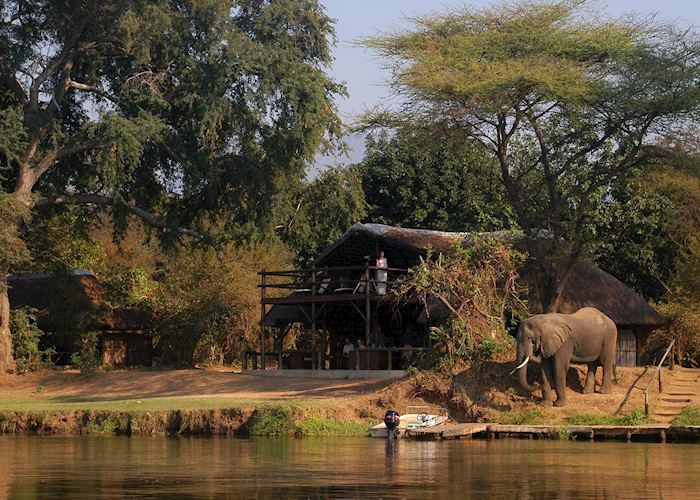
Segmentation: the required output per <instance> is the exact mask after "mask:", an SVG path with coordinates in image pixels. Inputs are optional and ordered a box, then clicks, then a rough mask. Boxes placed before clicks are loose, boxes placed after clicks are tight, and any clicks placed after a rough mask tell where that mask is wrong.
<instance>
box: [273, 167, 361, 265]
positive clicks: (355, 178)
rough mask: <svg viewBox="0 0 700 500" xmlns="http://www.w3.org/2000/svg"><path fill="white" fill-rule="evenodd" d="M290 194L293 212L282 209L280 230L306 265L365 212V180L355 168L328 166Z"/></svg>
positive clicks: (290, 204)
mask: <svg viewBox="0 0 700 500" xmlns="http://www.w3.org/2000/svg"><path fill="white" fill-rule="evenodd" d="M287 195H288V196H290V195H291V197H292V200H293V202H292V203H286V205H287V206H288V207H289V208H290V209H291V213H289V214H288V215H286V214H284V213H282V214H283V215H286V217H283V219H282V220H283V224H282V225H281V227H280V234H281V236H282V239H283V240H284V242H285V243H286V244H287V245H289V247H290V249H292V250H293V251H294V252H295V253H296V254H297V262H299V263H301V264H303V265H306V264H308V262H310V261H311V260H313V258H314V257H316V255H318V254H319V253H320V252H321V250H323V249H324V248H326V247H327V246H328V245H330V244H331V243H333V242H334V241H335V240H337V239H338V238H339V237H340V235H341V234H343V232H345V231H346V230H347V228H349V227H350V226H352V225H353V224H354V223H355V222H358V221H360V220H361V219H363V218H364V217H365V215H366V202H365V195H364V192H363V190H362V180H361V178H360V175H359V172H358V171H357V169H356V168H344V167H336V168H331V169H328V170H325V171H323V172H322V173H321V174H320V175H319V176H318V177H317V178H316V179H314V180H313V181H311V182H308V183H304V184H302V185H301V186H300V188H299V189H298V190H295V191H291V192H290V193H288V194H287ZM288 210H289V209H288Z"/></svg>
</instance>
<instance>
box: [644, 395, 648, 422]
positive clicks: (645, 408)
mask: <svg viewBox="0 0 700 500" xmlns="http://www.w3.org/2000/svg"><path fill="white" fill-rule="evenodd" d="M644 414H645V415H646V416H647V417H648V416H649V394H648V393H647V391H644Z"/></svg>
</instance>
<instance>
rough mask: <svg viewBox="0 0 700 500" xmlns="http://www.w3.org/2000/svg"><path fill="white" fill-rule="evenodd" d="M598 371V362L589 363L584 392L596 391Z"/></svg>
mask: <svg viewBox="0 0 700 500" xmlns="http://www.w3.org/2000/svg"><path fill="white" fill-rule="evenodd" d="M597 371H598V363H597V362H595V363H588V372H587V373H586V383H585V385H584V386H583V393H584V394H592V393H593V392H595V374H596V372H597Z"/></svg>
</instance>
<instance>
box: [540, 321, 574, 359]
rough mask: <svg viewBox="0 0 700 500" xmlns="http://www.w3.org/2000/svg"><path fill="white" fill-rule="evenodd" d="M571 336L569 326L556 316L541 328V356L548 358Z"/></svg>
mask: <svg viewBox="0 0 700 500" xmlns="http://www.w3.org/2000/svg"><path fill="white" fill-rule="evenodd" d="M570 338H571V328H569V325H567V324H566V322H565V321H564V320H563V319H561V318H556V319H555V320H554V321H551V322H549V323H548V324H546V325H544V327H543V328H542V338H541V340H540V342H541V347H540V349H541V351H542V356H543V357H545V358H548V357H550V356H552V355H554V353H555V352H557V351H558V350H559V348H560V347H561V346H562V344H563V343H564V342H566V341H567V340H569V339H570Z"/></svg>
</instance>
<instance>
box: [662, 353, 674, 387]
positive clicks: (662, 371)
mask: <svg viewBox="0 0 700 500" xmlns="http://www.w3.org/2000/svg"><path fill="white" fill-rule="evenodd" d="M671 357H673V355H671ZM663 372H664V367H663V366H662V367H661V368H659V394H662V393H663V392H664V384H663V381H662V380H661V374H662V373H663Z"/></svg>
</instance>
